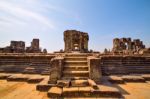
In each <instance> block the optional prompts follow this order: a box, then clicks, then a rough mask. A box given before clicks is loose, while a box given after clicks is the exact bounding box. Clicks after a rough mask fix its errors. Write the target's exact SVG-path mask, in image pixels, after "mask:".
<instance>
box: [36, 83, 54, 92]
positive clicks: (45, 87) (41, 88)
mask: <svg viewBox="0 0 150 99" xmlns="http://www.w3.org/2000/svg"><path fill="white" fill-rule="evenodd" d="M55 86H56V85H55V84H38V85H36V90H38V91H42V92H47V91H48V90H49V89H50V88H51V87H55Z"/></svg>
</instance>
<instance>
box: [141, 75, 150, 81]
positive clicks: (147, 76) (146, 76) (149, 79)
mask: <svg viewBox="0 0 150 99" xmlns="http://www.w3.org/2000/svg"><path fill="white" fill-rule="evenodd" d="M142 77H143V78H144V79H145V80H147V81H150V75H148V74H147V75H146V74H145V75H142Z"/></svg>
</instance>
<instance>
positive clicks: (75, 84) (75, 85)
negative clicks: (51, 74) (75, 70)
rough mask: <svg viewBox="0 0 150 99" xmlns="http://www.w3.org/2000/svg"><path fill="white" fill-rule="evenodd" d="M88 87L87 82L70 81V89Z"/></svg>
mask: <svg viewBox="0 0 150 99" xmlns="http://www.w3.org/2000/svg"><path fill="white" fill-rule="evenodd" d="M86 86H89V82H88V80H71V87H86Z"/></svg>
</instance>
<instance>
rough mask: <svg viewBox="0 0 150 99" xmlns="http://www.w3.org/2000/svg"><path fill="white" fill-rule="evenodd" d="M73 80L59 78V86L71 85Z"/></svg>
mask: <svg viewBox="0 0 150 99" xmlns="http://www.w3.org/2000/svg"><path fill="white" fill-rule="evenodd" d="M70 82H71V80H57V86H59V87H69V86H70Z"/></svg>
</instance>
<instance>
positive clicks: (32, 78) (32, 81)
mask: <svg viewBox="0 0 150 99" xmlns="http://www.w3.org/2000/svg"><path fill="white" fill-rule="evenodd" d="M43 79H44V78H43V77H29V79H28V81H27V82H28V83H39V82H41V81H42V80H43Z"/></svg>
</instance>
